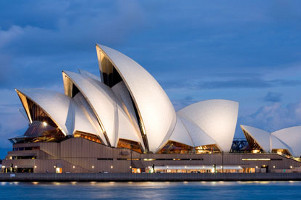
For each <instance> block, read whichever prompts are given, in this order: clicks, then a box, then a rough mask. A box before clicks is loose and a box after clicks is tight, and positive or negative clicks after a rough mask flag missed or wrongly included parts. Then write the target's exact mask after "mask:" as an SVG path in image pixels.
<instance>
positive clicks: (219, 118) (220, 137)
mask: <svg viewBox="0 0 301 200" xmlns="http://www.w3.org/2000/svg"><path fill="white" fill-rule="evenodd" d="M178 114H179V115H180V116H181V117H185V118H187V119H190V120H191V121H192V122H194V123H195V124H197V125H198V126H199V127H200V128H201V130H203V131H204V132H205V133H206V134H207V135H209V136H210V137H211V138H213V140H214V141H216V145H217V146H218V148H219V149H220V150H221V151H224V152H229V151H230V149H231V146H232V141H233V137H234V133H235V128H236V122H237V115H238V102H235V101H229V100H222V99H214V100H207V101H201V102H198V103H195V104H192V105H189V106H187V107H185V108H183V109H182V110H179V111H178Z"/></svg>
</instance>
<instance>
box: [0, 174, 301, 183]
mask: <svg viewBox="0 0 301 200" xmlns="http://www.w3.org/2000/svg"><path fill="white" fill-rule="evenodd" d="M4 181H28V182H33V181H37V182H51V181H57V182H67V181H78V182H88V181H99V182H102V181H103V182H106V181H116V182H127V181H133V182H138V181H139V182H140V181H301V173H250V174H246V173H217V174H211V173H200V174H195V173H192V174H184V173H183V174H168V173H166V174H159V173H154V174H147V173H143V174H128V173H97V174H96V173H62V174H50V173H43V174H42V173H41V174H39V173H33V174H30V173H15V174H10V173H2V174H0V182H4Z"/></svg>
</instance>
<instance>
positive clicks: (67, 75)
mask: <svg viewBox="0 0 301 200" xmlns="http://www.w3.org/2000/svg"><path fill="white" fill-rule="evenodd" d="M63 78H64V86H65V93H66V95H68V96H70V95H71V94H69V90H70V89H69V90H68V89H66V88H69V87H70V86H69V85H70V83H69V81H68V80H71V82H72V83H73V84H74V85H75V86H76V87H77V88H78V89H79V90H80V92H81V93H82V94H83V96H84V97H85V99H86V100H87V102H88V103H89V105H90V106H91V108H92V110H93V111H94V113H95V115H96V117H97V118H98V121H99V123H100V125H101V128H102V130H103V134H104V136H105V137H106V139H107V140H108V141H107V142H108V143H109V144H111V145H113V144H114V143H115V141H116V139H117V138H116V136H117V127H116V125H115V124H116V123H115V121H116V120H118V115H117V109H116V101H114V99H113V94H112V92H111V91H110V88H107V86H105V85H100V84H99V85H98V84H93V82H91V81H89V80H88V79H86V78H85V77H83V76H82V75H80V74H77V73H74V72H66V71H65V72H63Z"/></svg>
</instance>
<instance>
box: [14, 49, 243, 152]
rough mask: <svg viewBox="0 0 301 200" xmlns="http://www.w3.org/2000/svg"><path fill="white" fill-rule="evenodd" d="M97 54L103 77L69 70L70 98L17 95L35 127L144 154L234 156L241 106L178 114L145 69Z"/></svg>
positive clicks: (111, 53)
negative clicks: (194, 151) (207, 151)
mask: <svg viewBox="0 0 301 200" xmlns="http://www.w3.org/2000/svg"><path fill="white" fill-rule="evenodd" d="M96 51H97V56H98V62H99V70H100V77H98V76H96V75H93V74H91V73H89V72H86V71H84V70H79V72H78V73H75V72H69V71H63V73H62V74H63V81H64V90H65V94H60V93H57V92H51V91H46V90H42V89H31V90H17V93H18V95H19V97H20V99H21V102H22V104H23V107H24V110H25V112H26V114H27V116H28V120H29V122H30V124H32V123H33V122H36V121H39V122H41V123H42V122H43V123H44V122H45V123H47V124H49V126H51V127H53V128H54V129H56V130H57V131H60V132H61V133H62V134H63V135H65V136H66V137H72V136H76V137H84V138H87V139H91V140H92V139H93V141H96V142H100V143H102V144H104V145H107V146H110V147H117V148H119V147H120V148H130V149H134V150H137V151H138V150H139V151H140V152H141V153H142V152H153V153H157V152H161V151H162V150H164V149H165V150H166V149H170V148H174V147H175V146H176V147H177V148H178V147H179V146H183V147H185V148H186V150H187V149H190V150H191V149H194V148H196V149H201V150H204V149H205V147H206V148H208V147H210V148H212V149H213V148H214V149H215V150H216V149H218V150H219V151H224V152H228V151H230V148H231V145H232V140H233V136H234V132H235V127H236V122H237V115H238V103H237V102H234V101H228V100H219V99H217V100H208V101H202V102H198V103H195V104H192V105H190V106H187V107H185V108H183V109H181V110H179V111H178V112H176V111H175V109H174V107H173V105H172V103H171V101H170V99H169V98H168V96H167V94H166V93H165V91H164V90H163V89H162V87H161V86H160V85H159V83H158V82H157V81H156V80H155V79H154V77H153V76H151V75H150V74H149V73H148V72H147V71H146V70H145V69H144V68H143V67H142V66H140V65H139V64H138V63H136V62H135V61H134V60H132V59H131V58H129V57H127V56H126V55H124V54H122V53H120V52H118V51H116V50H114V49H111V48H109V47H106V46H103V45H96ZM37 127H38V126H37ZM47 130H48V129H47ZM48 131H49V130H48ZM48 135H49V133H48ZM44 136H45V135H44ZM175 149H176V148H175Z"/></svg>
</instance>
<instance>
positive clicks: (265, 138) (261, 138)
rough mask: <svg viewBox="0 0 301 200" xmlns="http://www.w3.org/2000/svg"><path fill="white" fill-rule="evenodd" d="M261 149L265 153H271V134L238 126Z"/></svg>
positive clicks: (249, 127)
mask: <svg viewBox="0 0 301 200" xmlns="http://www.w3.org/2000/svg"><path fill="white" fill-rule="evenodd" d="M240 127H241V128H242V129H243V130H245V131H246V132H247V133H248V134H249V135H250V136H251V137H252V138H253V139H254V140H255V141H256V142H257V143H258V144H259V145H260V147H261V148H262V149H263V151H265V152H270V151H271V139H270V136H271V133H269V132H267V131H264V130H262V129H259V128H255V127H252V126H246V125H240Z"/></svg>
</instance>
